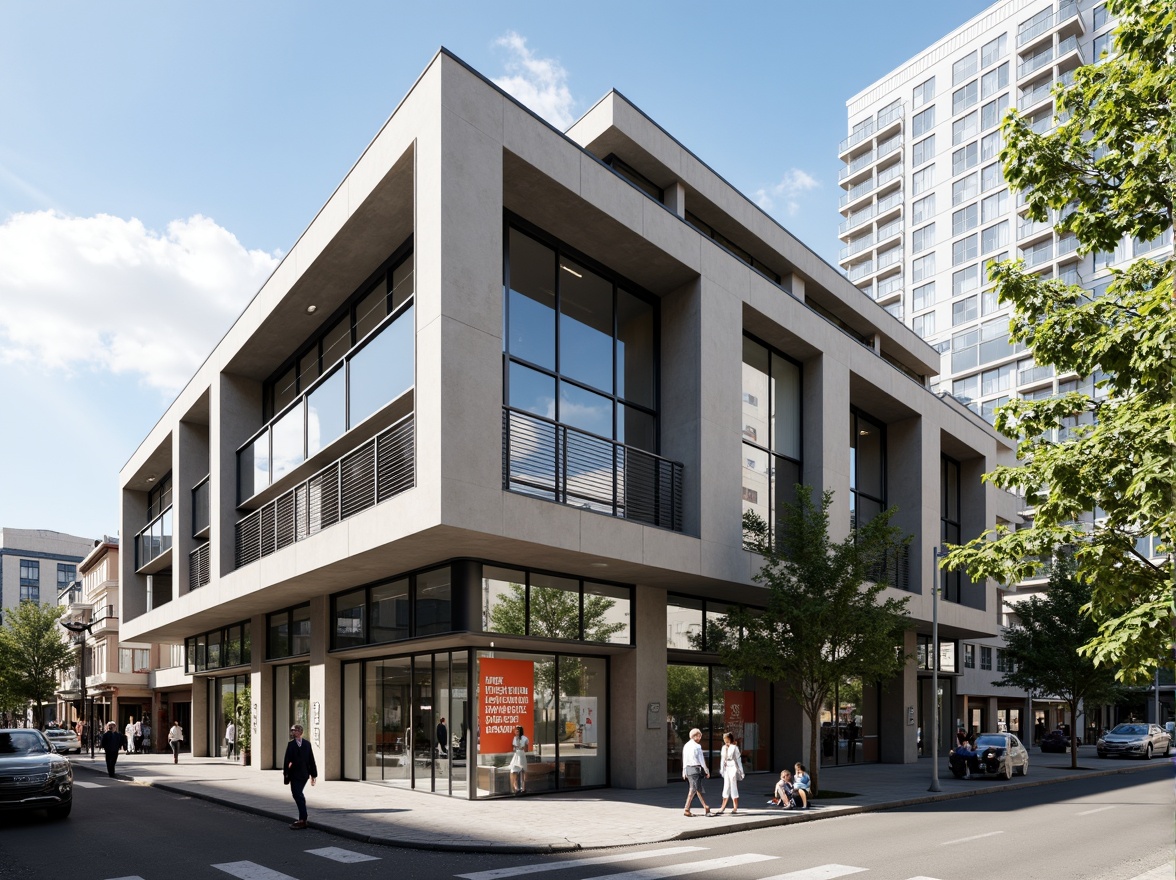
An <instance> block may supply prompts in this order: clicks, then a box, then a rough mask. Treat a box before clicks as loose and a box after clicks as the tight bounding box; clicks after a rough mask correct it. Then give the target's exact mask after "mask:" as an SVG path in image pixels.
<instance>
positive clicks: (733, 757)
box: [718, 733, 743, 816]
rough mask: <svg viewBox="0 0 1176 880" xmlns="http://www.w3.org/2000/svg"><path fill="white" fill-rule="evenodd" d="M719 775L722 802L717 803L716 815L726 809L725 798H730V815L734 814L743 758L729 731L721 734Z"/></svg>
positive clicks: (736, 811)
mask: <svg viewBox="0 0 1176 880" xmlns="http://www.w3.org/2000/svg"><path fill="white" fill-rule="evenodd" d="M719 775H720V776H722V777H723V802H722V803H721V804H719V813H718V815H720V816H721V815H723V813H725V812H726V811H727V799H728V798H730V799H731V802H732V805H733V809H732V810H731V815H732V816H734V815H736V814H738V812H739V780H740V779H742V778H743V759H742V758H741V757H740V756H739V746H737V745H735V737H734V736H732V735H731V734H730V733H724V734H723V752H722V759H721V760H720V762H719Z"/></svg>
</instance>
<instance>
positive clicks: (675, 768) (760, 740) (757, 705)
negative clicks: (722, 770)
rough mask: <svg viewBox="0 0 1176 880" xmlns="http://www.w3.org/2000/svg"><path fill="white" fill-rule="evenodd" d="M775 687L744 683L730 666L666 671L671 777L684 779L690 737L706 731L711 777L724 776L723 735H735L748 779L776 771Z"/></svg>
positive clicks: (704, 742) (752, 679)
mask: <svg viewBox="0 0 1176 880" xmlns="http://www.w3.org/2000/svg"><path fill="white" fill-rule="evenodd" d="M771 713H772V702H771V686H770V685H769V684H768V682H765V681H760V680H759V679H757V678H755V677H754V676H749V677H740V676H737V675H736V674H735V673H733V672H731V670H729V669H727V668H726V667H725V666H707V665H702V666H696V665H685V664H674V665H671V666H670V667H668V668H667V669H666V774H667V778H668V779H669V780H671V781H676V780H678V779H681V778H682V746H683V745H685V743H686V741H687V739H689V736H690V731H691V730H692V729H693V728H695V727H697V728H698V729H699V730H701V731H702V750H703V754H704V755H706V757H707V760H708V761H709V763H710V772H711V775H712V776H716V775H717V774H718V772H719V757H720V752H721V750H722V747H723V734H724V733H730V734H731V735H732V736H734V737H735V742H736V744H737V745H738V746H739V749H740V752H741V753H742V761H743V769H744V771H745V772H747V773H752V772H755V771H760V770H767V769H769V767H770V765H771V736H772V725H771V717H772V714H771Z"/></svg>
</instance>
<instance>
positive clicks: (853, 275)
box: [845, 259, 874, 281]
mask: <svg viewBox="0 0 1176 880" xmlns="http://www.w3.org/2000/svg"><path fill="white" fill-rule="evenodd" d="M873 274H874V261H873V260H872V259H870V260H866V261H865V262H864V263H858V264H857V265H855V266H850V267H849V268H848V269H846V270H845V277H846V278H848V279H849V280H850V281H858V280H859V279H861V278H865V277H866V276H867V275H873Z"/></svg>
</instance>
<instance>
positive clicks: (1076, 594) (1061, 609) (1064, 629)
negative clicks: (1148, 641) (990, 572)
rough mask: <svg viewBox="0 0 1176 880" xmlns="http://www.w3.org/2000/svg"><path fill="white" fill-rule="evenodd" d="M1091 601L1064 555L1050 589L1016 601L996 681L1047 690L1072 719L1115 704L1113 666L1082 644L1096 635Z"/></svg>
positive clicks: (1074, 758)
mask: <svg viewBox="0 0 1176 880" xmlns="http://www.w3.org/2000/svg"><path fill="white" fill-rule="evenodd" d="M1089 601H1090V585H1089V584H1087V583H1085V582H1083V581H1081V580H1079V579H1078V578H1077V577H1075V567H1074V561H1073V559H1071V558H1070V557H1069V556H1068V555H1065V554H1063V555H1061V556H1059V557H1058V560H1057V562H1056V563H1055V564H1054V566H1053V569H1052V571H1051V572H1050V578H1049V588H1048V590H1047V591H1046V593H1045V594H1044V595H1042V596H1033V597H1031V598H1029V599H1026V600H1024V601H1021V602H1018V603H1017V604H1016V611H1015V613H1016V615H1017V617H1018V618H1019V622H1018V623H1017V624H1015V625H1013V626H1012V627H1010V628H1009V629H1007V630H1006V631H1005V651H1006V657H1007V658H1008V659H1009V660H1010V661H1011V662H1010V663H1009V666H1008V671H1007V672H1006V673H1005V674H1004V677H1003V678H1001V679H999V680H997V681H994V682H993V684H995V685H1001V686H1011V687H1016V688H1022V689H1024V690H1028V691H1032V692H1034V693H1036V694H1046V695H1050V696H1054V697H1057V698H1058V699H1060V700H1063V701H1064V702H1065V703H1066V704H1067V705H1068V706H1069V708H1070V717H1071V718H1075V719H1076V718H1077V717H1078V706H1079V704H1080V703H1085V705H1086V706H1087V707H1089V706H1092V705H1099V704H1102V703H1111V702H1114V701H1115V700H1116V699H1117V697H1118V696H1119V693H1120V688H1119V686H1118V685H1117V684H1116V682H1115V673H1114V670H1113V669H1110V668H1109V667H1107V666H1099V665H1098V664H1096V663H1095V662H1094V660H1093V658H1091V657H1089V656H1085V655H1083V654H1082V653H1080V652H1079V648H1081V647H1082V646H1083V645H1085V644H1087V643H1088V642H1089V641H1090V640H1091V639H1093V638H1094V637H1095V636H1096V635H1098V624H1096V623H1095V622H1094V620H1092V619H1091V617H1090V616H1089V615H1087V614H1083V613H1082V608H1083V606H1085V605H1086V603H1088V602H1089ZM1070 738H1071V744H1070V758H1071V766H1073V767H1077V766H1078V748H1077V746H1078V741H1077V738H1078V725H1077V724H1075V725H1073V726H1072V727H1071V729H1070Z"/></svg>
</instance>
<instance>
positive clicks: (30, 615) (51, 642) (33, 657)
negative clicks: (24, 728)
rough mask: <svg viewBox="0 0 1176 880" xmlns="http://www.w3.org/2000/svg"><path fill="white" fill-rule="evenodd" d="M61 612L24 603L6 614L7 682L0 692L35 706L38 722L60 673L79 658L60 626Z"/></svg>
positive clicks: (2, 635) (0, 673) (1, 650)
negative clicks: (42, 705)
mask: <svg viewBox="0 0 1176 880" xmlns="http://www.w3.org/2000/svg"><path fill="white" fill-rule="evenodd" d="M61 610H62V609H60V608H57V607H55V606H53V605H41V604H40V603H38V602H31V601H24V602H21V603H20V604H19V605H18V606H17V607H16V608H10V609H8V610H7V611H6V612H5V613H4V626H3V627H0V677H3V678H4V681H5V686H4V687H2V688H0V690H3V691H5V692H7V693H8V694H10V695H12V696H13V697H15V698H17V699H20V700H23V701H24V702H25V703H26V704H27V703H30V702H32V703H36V704H37V715H38V722H40V721H41V719H43V717H44V716H43V713H42V708H41V704H43V703H46V702H49V701H51V700H52V699H53V694H54V692H55V691H56V690H57V676H58V673H59V672H63V671H64V670H66V669H68V668H69V667H70V666H72V665H73V663H74V658H75V657H76V656H77V651H76V649H75V648H74V647H73V646H72V645H71V644H69V643H68V642H66V641H65V639H64V638H63V634H62V630H61V628H60V627H59V626H58V625H57V620H58V618H59V617H60V616H61Z"/></svg>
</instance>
